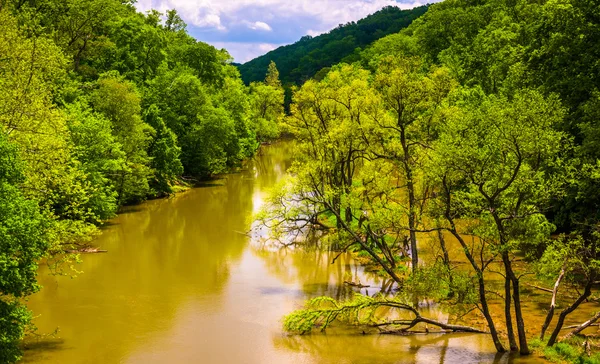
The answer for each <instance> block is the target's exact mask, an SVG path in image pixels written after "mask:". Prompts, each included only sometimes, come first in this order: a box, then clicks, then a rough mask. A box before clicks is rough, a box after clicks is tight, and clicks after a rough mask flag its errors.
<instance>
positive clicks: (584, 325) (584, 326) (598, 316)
mask: <svg viewBox="0 0 600 364" xmlns="http://www.w3.org/2000/svg"><path fill="white" fill-rule="evenodd" d="M598 319H600V311H599V312H598V313H596V314H595V315H594V316H593V317H592V318H591V319H589V320H587V321H586V322H584V323H582V324H581V325H579V326H578V327H577V328H576V329H575V330H573V331H571V332H570V333H568V334H567V335H566V336H565V337H564V338H563V340H567V339H569V338H571V337H573V336H575V335H579V334H580V333H581V332H582V331H583V330H585V329H587V328H588V327H589V326H591V325H592V324H593V323H595V322H596V321H598Z"/></svg>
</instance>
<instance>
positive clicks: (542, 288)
mask: <svg viewBox="0 0 600 364" xmlns="http://www.w3.org/2000/svg"><path fill="white" fill-rule="evenodd" d="M525 285H526V286H529V287H531V288H535V289H539V290H540V291H544V292H548V293H553V292H554V291H553V290H551V289H550V288H544V287H540V286H536V285H533V284H529V283H526V284H525Z"/></svg>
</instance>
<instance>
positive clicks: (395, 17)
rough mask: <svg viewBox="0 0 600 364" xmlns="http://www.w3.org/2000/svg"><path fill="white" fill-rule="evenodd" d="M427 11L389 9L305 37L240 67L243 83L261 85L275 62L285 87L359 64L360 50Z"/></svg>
mask: <svg viewBox="0 0 600 364" xmlns="http://www.w3.org/2000/svg"><path fill="white" fill-rule="evenodd" d="M426 11H427V6H420V7H416V8H414V9H410V10H400V9H399V8H397V7H395V6H388V7H385V8H383V9H382V10H380V11H378V12H376V13H374V14H371V15H369V16H367V17H366V18H364V19H361V20H359V21H357V22H351V23H348V24H340V25H339V26H338V27H337V28H335V29H332V30H331V31H329V32H327V33H324V34H321V35H318V36H315V37H311V36H310V35H306V36H304V37H302V38H301V39H300V40H299V41H297V42H296V43H294V44H290V45H287V46H282V47H279V48H277V49H275V50H273V51H271V52H269V53H267V54H265V55H263V56H260V57H257V58H255V59H253V60H251V61H249V62H246V63H244V64H242V65H239V69H240V72H241V74H242V79H243V80H244V82H246V83H250V82H254V81H261V80H262V79H263V78H264V75H265V70H266V69H267V66H268V65H269V63H270V62H275V63H276V64H277V68H278V69H279V72H280V77H281V81H282V82H283V84H284V85H288V84H289V85H300V84H302V83H304V82H306V81H307V80H308V79H310V78H313V77H314V76H315V75H316V74H317V73H318V72H319V71H321V70H322V69H323V68H327V67H331V66H333V65H335V64H336V63H339V62H341V61H347V62H354V61H356V60H358V59H359V54H360V51H361V48H364V47H366V46H368V45H369V44H371V43H372V42H374V41H376V40H377V39H380V38H382V37H385V36H386V35H389V34H394V33H397V32H398V31H400V30H401V29H403V28H406V27H407V26H408V25H410V23H412V21H413V20H415V19H416V18H418V17H419V16H421V15H423V13H425V12H426Z"/></svg>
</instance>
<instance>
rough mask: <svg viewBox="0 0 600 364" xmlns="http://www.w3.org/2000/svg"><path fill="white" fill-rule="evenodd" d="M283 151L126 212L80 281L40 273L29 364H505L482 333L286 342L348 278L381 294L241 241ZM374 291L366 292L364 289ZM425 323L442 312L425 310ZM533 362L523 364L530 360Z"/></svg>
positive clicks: (333, 269) (87, 258) (343, 269)
mask: <svg viewBox="0 0 600 364" xmlns="http://www.w3.org/2000/svg"><path fill="white" fill-rule="evenodd" d="M291 147H292V146H291V144H290V143H289V142H282V143H277V144H274V145H271V146H267V147H264V148H263V149H262V153H261V155H260V156H258V157H257V158H256V159H255V160H254V161H251V162H249V163H248V165H247V168H245V169H244V170H243V171H242V172H240V173H236V174H230V175H227V176H225V177H224V178H223V179H220V180H217V181H214V182H213V183H211V184H208V185H206V186H204V187H200V188H195V189H192V190H190V191H188V192H186V193H183V194H181V195H178V196H176V197H174V198H171V199H165V200H156V201H150V202H147V203H145V204H143V205H140V206H136V207H132V208H129V209H127V210H126V211H125V212H124V213H122V214H120V215H119V216H118V217H117V218H115V219H114V220H112V221H111V222H110V224H109V225H108V226H107V227H106V228H105V229H104V232H103V234H102V235H101V236H100V237H99V238H98V239H97V240H96V241H95V242H94V245H95V246H98V247H99V248H101V249H106V250H108V253H106V254H89V255H83V256H82V259H83V262H82V263H81V264H79V265H78V266H77V267H76V268H77V269H78V270H80V271H82V273H81V274H79V276H78V277H76V278H74V279H72V278H70V277H62V276H60V277H57V276H51V275H49V274H48V273H47V271H42V273H41V275H40V282H41V284H42V285H43V289H42V290H41V291H40V292H39V293H37V294H36V295H34V296H33V297H31V298H30V300H29V303H28V306H29V307H30V308H31V309H32V310H33V312H34V313H35V315H36V316H37V318H36V319H35V324H36V325H37V327H38V329H39V333H40V334H44V333H49V332H52V331H54V330H56V329H58V333H57V334H56V335H55V336H54V337H42V338H40V339H38V340H34V341H31V342H29V343H28V344H27V347H26V351H25V357H24V359H23V362H25V363H61V364H69V363H90V364H92V363H413V362H414V363H461V364H467V363H493V362H495V363H507V362H525V361H523V360H518V359H511V358H509V357H508V356H497V355H495V353H494V348H493V345H492V342H491V340H490V338H489V337H488V336H486V335H466V334H447V335H437V334H436V335H431V334H430V335H416V336H405V337H399V336H388V335H361V334H357V333H356V332H355V331H348V332H345V331H338V332H335V331H334V332H330V333H328V334H313V335H308V336H288V335H286V334H285V333H284V332H283V330H282V323H281V321H282V317H283V316H284V315H285V314H287V313H289V312H291V311H292V310H294V309H297V308H300V307H301V305H302V303H303V302H304V301H305V300H306V299H308V298H311V297H315V296H318V295H330V296H332V297H336V298H343V297H348V296H349V295H350V294H352V288H350V287H347V286H344V284H343V282H344V280H348V279H351V280H353V281H354V282H358V281H360V282H361V283H362V284H365V285H370V286H371V287H369V288H363V289H362V293H372V292H374V291H376V290H377V289H378V288H377V287H381V286H382V285H384V284H385V282H383V281H381V280H380V279H379V278H376V277H372V276H369V275H368V274H365V273H364V271H363V269H362V268H361V267H360V266H359V265H357V264H356V263H355V262H354V261H353V260H352V258H351V257H350V256H342V257H341V258H340V259H338V260H337V261H336V263H335V264H331V261H332V259H333V256H334V255H331V254H329V253H325V252H299V251H290V250H281V251H273V250H265V249H261V248H260V247H259V246H258V245H257V244H253V243H252V242H251V241H250V239H249V238H248V237H247V236H246V235H244V234H243V232H244V231H246V230H247V229H248V226H249V218H250V216H251V215H252V213H253V211H256V210H257V209H258V208H259V206H260V204H261V202H262V200H263V198H264V196H265V194H266V193H267V191H268V189H269V188H270V187H272V186H273V185H274V184H275V183H276V181H277V180H278V179H280V178H282V177H283V176H284V174H285V171H286V170H287V168H288V167H289V165H290V163H291V157H292V151H291ZM368 290H371V291H368ZM430 314H431V315H434V316H437V317H439V318H443V316H444V314H443V313H441V312H437V311H436V310H435V309H431V312H430ZM538 360H539V359H535V358H530V359H528V360H527V361H526V362H528V363H531V362H537V361H538Z"/></svg>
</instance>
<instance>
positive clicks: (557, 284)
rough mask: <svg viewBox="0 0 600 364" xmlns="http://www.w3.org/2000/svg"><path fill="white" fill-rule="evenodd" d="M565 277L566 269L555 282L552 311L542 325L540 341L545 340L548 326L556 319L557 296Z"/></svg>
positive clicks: (561, 271)
mask: <svg viewBox="0 0 600 364" xmlns="http://www.w3.org/2000/svg"><path fill="white" fill-rule="evenodd" d="M564 276H565V267H564V266H563V268H562V269H561V270H560V274H559V275H558V278H557V279H556V282H554V289H553V290H552V300H551V301H550V309H549V310H548V314H547V315H546V320H545V321H544V324H543V325H542V332H541V334H540V340H544V335H545V334H546V330H547V329H548V326H550V322H552V318H553V317H554V309H555V308H556V294H557V293H558V286H560V282H561V281H562V279H563V277H564Z"/></svg>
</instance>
